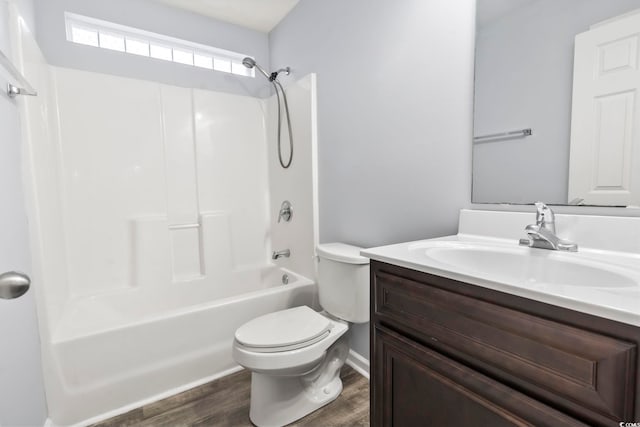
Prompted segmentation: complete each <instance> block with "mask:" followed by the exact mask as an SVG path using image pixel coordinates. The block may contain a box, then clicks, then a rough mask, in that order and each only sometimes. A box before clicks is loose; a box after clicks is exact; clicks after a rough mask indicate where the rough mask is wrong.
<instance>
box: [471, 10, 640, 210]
mask: <svg viewBox="0 0 640 427" xmlns="http://www.w3.org/2000/svg"><path fill="white" fill-rule="evenodd" d="M482 3H483V1H482V0H481V1H480V3H479V7H482ZM638 7H640V3H638V1H637V0H609V1H602V0H563V1H562V2H558V1H557V0H539V1H536V2H533V3H529V4H527V5H526V6H525V7H522V8H520V9H517V10H515V11H514V12H512V13H510V14H508V15H506V16H504V17H502V18H501V19H498V20H496V21H493V22H491V23H489V24H487V25H486V26H484V27H483V28H479V29H478V38H477V44H476V53H477V56H476V70H475V75H476V92H475V134H476V135H483V134H491V133H495V132H500V131H508V130H513V129H523V128H529V127H531V128H533V130H534V135H533V136H531V137H528V138H523V139H511V140H507V141H496V142H485V143H480V144H478V143H476V144H475V145H474V153H473V154H474V157H473V175H474V182H473V200H474V201H476V202H512V203H531V202H534V201H536V200H544V201H545V202H547V203H560V204H562V203H567V202H568V200H567V186H568V178H569V142H570V125H571V96H572V82H573V52H574V37H575V35H576V34H578V33H581V32H584V31H587V30H588V29H589V26H590V25H592V24H594V23H596V22H600V21H603V20H605V19H608V18H611V17H614V16H617V15H620V14H622V13H625V12H628V11H630V10H633V9H637V8H638ZM531 159H535V161H532V160H531ZM540 171H544V173H543V174H541V173H540Z"/></svg>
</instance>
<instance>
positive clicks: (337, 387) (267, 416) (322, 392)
mask: <svg viewBox="0 0 640 427" xmlns="http://www.w3.org/2000/svg"><path fill="white" fill-rule="evenodd" d="M348 351H349V347H348V340H347V337H346V336H342V337H340V338H339V339H338V341H336V342H335V343H334V344H333V345H332V346H331V347H330V348H329V349H328V350H327V352H326V353H325V357H324V358H323V359H322V360H321V361H319V366H318V367H317V368H316V369H314V370H312V371H311V372H309V373H308V374H305V375H302V376H274V375H266V374H264V373H257V372H253V373H252V374H251V406H250V410H249V418H251V421H252V422H253V423H254V424H255V425H256V426H258V427H279V426H284V425H286V424H290V423H292V422H294V421H296V420H299V419H300V418H302V417H304V416H306V415H308V414H310V413H312V412H313V411H315V410H317V409H320V408H321V407H323V406H325V405H326V404H328V403H331V402H332V401H334V400H335V399H336V398H337V397H338V396H339V395H340V393H341V392H342V380H341V379H340V369H341V368H342V366H343V365H344V363H345V361H346V359H347V353H348Z"/></svg>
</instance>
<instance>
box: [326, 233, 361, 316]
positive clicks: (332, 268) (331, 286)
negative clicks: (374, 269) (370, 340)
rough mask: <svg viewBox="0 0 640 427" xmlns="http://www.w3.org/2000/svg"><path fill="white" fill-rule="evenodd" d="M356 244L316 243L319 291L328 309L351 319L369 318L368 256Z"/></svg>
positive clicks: (329, 311)
mask: <svg viewBox="0 0 640 427" xmlns="http://www.w3.org/2000/svg"><path fill="white" fill-rule="evenodd" d="M361 249H362V248H359V247H357V246H352V245H347V244H344V243H325V244H321V245H318V248H317V252H318V294H319V296H320V305H321V306H322V308H323V309H325V310H326V311H327V312H328V313H330V314H332V315H333V316H336V317H338V318H340V319H342V320H346V321H348V322H353V323H366V322H368V321H369V258H366V257H363V256H361V255H360V250H361Z"/></svg>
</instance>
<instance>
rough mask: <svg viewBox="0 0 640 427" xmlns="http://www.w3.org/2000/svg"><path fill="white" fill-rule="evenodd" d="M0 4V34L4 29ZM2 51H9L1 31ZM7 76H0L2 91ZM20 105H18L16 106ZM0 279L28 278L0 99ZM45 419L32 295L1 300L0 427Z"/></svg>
mask: <svg viewBox="0 0 640 427" xmlns="http://www.w3.org/2000/svg"><path fill="white" fill-rule="evenodd" d="M8 19H9V18H8V7H7V4H6V3H5V2H2V1H0V30H2V29H6V28H7V27H8V25H6V24H7V22H8ZM0 49H1V50H2V51H3V52H7V53H8V51H9V42H8V35H7V34H6V32H2V31H0ZM5 81H6V79H5V75H4V74H3V73H0V83H1V84H2V87H3V88H4V84H5ZM19 102H21V101H19ZM0 132H1V134H0V274H1V273H4V272H6V271H12V270H18V271H23V272H26V273H29V269H30V268H29V267H30V264H29V247H28V241H29V240H28V239H29V236H28V229H27V226H28V224H27V216H26V213H25V204H24V194H23V189H22V179H21V135H20V122H19V116H18V107H17V103H16V102H15V101H12V100H10V99H9V98H8V97H7V96H6V93H5V91H4V89H2V91H1V93H0ZM45 418H46V405H45V400H44V387H43V381H42V368H41V364H40V343H39V338H38V324H37V318H36V307H35V300H34V292H33V289H31V290H29V291H28V292H27V293H26V294H24V295H22V296H21V297H18V298H16V299H1V298H0V426H22V425H26V426H36V425H43V423H44V421H45Z"/></svg>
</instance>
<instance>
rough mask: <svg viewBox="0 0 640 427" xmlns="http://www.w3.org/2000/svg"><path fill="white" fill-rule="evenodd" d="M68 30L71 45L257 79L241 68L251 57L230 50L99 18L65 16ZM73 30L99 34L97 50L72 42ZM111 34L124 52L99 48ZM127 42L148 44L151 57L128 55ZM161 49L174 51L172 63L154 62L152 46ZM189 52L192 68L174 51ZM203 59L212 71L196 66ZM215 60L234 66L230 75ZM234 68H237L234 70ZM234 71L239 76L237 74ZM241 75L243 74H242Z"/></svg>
mask: <svg viewBox="0 0 640 427" xmlns="http://www.w3.org/2000/svg"><path fill="white" fill-rule="evenodd" d="M64 17H65V27H66V31H67V40H68V41H70V42H72V43H78V44H83V45H86V46H92V47H98V48H101V49H107V50H111V51H112V52H120V53H125V54H127V55H133V56H137V57H141V56H142V57H145V58H149V59H154V60H157V61H171V62H174V63H176V64H181V65H185V66H188V67H196V68H201V69H205V70H211V71H220V72H224V73H231V74H235V75H239V76H244V77H255V69H253V68H252V69H246V70H244V69H243V68H244V67H243V68H239V67H238V65H241V64H242V60H243V59H244V58H245V57H247V56H249V55H244V54H241V53H238V52H232V51H230V50H225V49H220V48H217V47H213V46H207V45H204V44H200V43H194V42H191V41H187V40H182V39H178V38H175V37H170V36H165V35H163V34H158V33H152V32H150V31H145V30H141V29H138V28H133V27H128V26H125V25H120V24H116V23H113V22H108V21H103V20H100V19H96V18H91V17H88V16H83V15H78V14H75V13H71V12H65V14H64ZM73 28H79V29H83V30H88V31H92V32H94V31H95V32H97V34H98V46H94V45H93V44H84V43H81V42H77V41H75V40H74V39H73ZM101 33H102V34H109V35H115V36H121V37H122V38H123V39H124V51H122V52H121V51H118V50H112V49H108V48H106V47H103V46H100V34H101ZM127 39H132V40H135V41H139V42H146V43H148V44H149V54H148V55H141V54H137V53H132V52H128V51H127ZM152 45H155V46H161V47H164V48H167V49H170V50H171V59H169V58H167V59H163V58H155V57H153V56H151V46H152ZM174 50H179V51H186V52H191V57H192V61H191V63H190V64H185V63H184V62H178V61H176V60H175V58H174V55H173V51H174ZM196 55H198V56H202V57H207V58H211V61H210V62H211V67H209V66H200V65H196V64H195V56H196ZM216 59H217V60H218V61H220V60H222V61H229V63H230V64H231V66H230V67H229V69H228V71H227V70H225V69H220V68H219V67H215V66H214V64H215V63H216ZM233 64H235V65H236V66H235V67H234V66H233ZM234 69H235V70H236V72H234ZM239 71H241V72H239Z"/></svg>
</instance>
